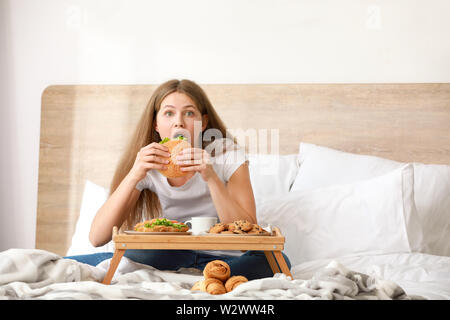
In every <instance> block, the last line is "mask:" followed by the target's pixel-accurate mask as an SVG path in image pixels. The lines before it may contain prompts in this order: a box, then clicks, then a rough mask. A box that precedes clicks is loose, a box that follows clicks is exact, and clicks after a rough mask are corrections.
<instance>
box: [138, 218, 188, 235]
mask: <svg viewBox="0 0 450 320" xmlns="http://www.w3.org/2000/svg"><path fill="white" fill-rule="evenodd" d="M188 230H189V227H188V226H187V225H185V224H184V223H182V222H178V221H177V220H168V219H166V218H162V219H152V220H147V221H144V222H140V223H138V224H136V225H135V226H134V231H139V232H186V231H188Z"/></svg>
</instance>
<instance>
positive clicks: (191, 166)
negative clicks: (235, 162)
mask: <svg viewBox="0 0 450 320" xmlns="http://www.w3.org/2000/svg"><path fill="white" fill-rule="evenodd" d="M176 160H177V162H176V164H178V165H179V166H180V167H181V171H184V172H186V171H198V172H200V174H201V176H202V178H203V180H204V181H206V182H208V181H209V179H211V178H212V177H214V176H215V175H216V172H215V171H214V168H213V166H212V164H211V160H210V156H209V153H208V152H206V150H203V149H200V148H186V149H183V150H182V151H181V152H180V153H179V154H178V155H177V159H176Z"/></svg>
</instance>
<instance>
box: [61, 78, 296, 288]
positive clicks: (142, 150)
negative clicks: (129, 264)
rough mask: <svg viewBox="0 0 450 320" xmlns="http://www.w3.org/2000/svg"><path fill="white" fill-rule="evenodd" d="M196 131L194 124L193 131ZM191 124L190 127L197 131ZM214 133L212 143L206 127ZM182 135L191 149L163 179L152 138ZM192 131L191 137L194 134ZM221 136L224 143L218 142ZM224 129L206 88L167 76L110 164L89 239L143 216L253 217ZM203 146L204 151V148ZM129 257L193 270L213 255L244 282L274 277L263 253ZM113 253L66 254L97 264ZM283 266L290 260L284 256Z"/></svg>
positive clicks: (162, 156)
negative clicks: (174, 174) (106, 190)
mask: <svg viewBox="0 0 450 320" xmlns="http://www.w3.org/2000/svg"><path fill="white" fill-rule="evenodd" d="M200 128H201V130H198V129H200ZM196 129H197V130H196ZM208 131H209V132H213V133H215V134H216V135H217V133H218V134H219V135H220V136H221V137H222V138H225V137H226V138H225V139H221V138H220V137H219V138H217V137H216V136H215V135H213V136H215V137H216V139H215V140H214V141H211V140H212V139H209V138H206V137H207V136H208V135H207V133H208ZM179 134H182V135H183V136H184V137H187V139H188V141H189V142H190V143H191V146H192V148H190V149H185V150H183V152H182V154H181V155H179V156H178V159H177V160H178V161H179V162H178V163H177V164H179V165H180V167H181V170H182V171H186V172H187V173H188V174H187V175H186V176H183V177H180V178H166V177H165V176H164V175H162V174H161V173H160V172H159V171H158V169H162V170H164V169H165V168H166V164H167V163H168V158H169V157H170V154H169V152H168V148H167V147H165V146H164V145H162V144H159V142H160V141H161V140H162V139H164V138H166V137H168V138H174V137H175V136H177V135H179ZM196 135H197V136H196ZM224 142H225V143H224ZM229 142H230V134H229V133H227V131H226V127H225V125H224V124H223V122H222V120H221V119H220V118H219V116H218V115H217V113H216V112H215V110H214V108H213V106H212V104H211V102H210V101H209V99H208V97H207V96H206V94H205V92H204V91H203V90H202V88H201V87H200V86H198V85H197V84H196V83H195V82H193V81H190V80H181V81H179V80H170V81H167V82H165V83H163V84H161V85H160V86H159V87H158V88H157V89H156V90H155V91H154V93H153V94H152V96H151V98H150V101H149V103H148V104H147V107H146V108H145V110H144V113H143V114H142V117H141V119H140V121H139V123H138V125H137V127H136V130H135V132H134V135H133V136H132V138H131V141H130V143H129V145H128V147H127V148H126V150H125V153H124V155H123V156H122V158H121V160H120V161H119V164H118V166H117V169H116V172H115V175H114V178H113V180H112V183H111V187H110V190H111V194H110V197H109V198H108V200H107V201H106V202H105V203H104V205H103V206H102V207H101V208H100V209H99V211H98V212H97V214H96V216H95V218H94V220H93V222H92V226H91V230H90V234H89V240H90V241H91V243H92V244H93V245H94V246H102V245H104V244H106V243H108V242H109V241H110V240H111V236H112V235H111V230H112V228H113V226H121V227H122V229H124V230H130V229H133V226H134V225H135V224H136V223H138V222H140V221H143V220H149V219H152V218H157V217H164V218H168V219H170V220H177V221H182V222H184V221H186V220H188V219H190V218H191V217H194V216H205V217H208V216H213V217H217V218H218V220H219V221H220V222H222V223H229V222H233V221H235V220H248V221H250V222H252V223H257V221H256V209H255V200H254V196H253V190H252V186H251V182H250V175H249V170H248V160H246V154H245V151H244V150H243V149H242V148H240V147H239V146H238V145H237V143H236V140H235V139H234V138H231V142H232V143H229ZM208 150H209V151H208ZM125 256H126V257H128V258H129V259H131V260H133V261H136V262H139V263H143V264H147V265H151V266H153V267H155V268H157V269H160V270H177V269H179V268H181V267H185V268H189V267H192V268H198V269H201V270H203V268H204V266H205V265H206V264H207V263H208V262H209V261H212V260H216V259H220V260H223V261H226V262H227V263H228V264H229V265H230V269H231V275H244V276H246V277H247V278H248V279H249V280H251V279H257V278H262V277H271V276H272V275H273V273H272V271H271V269H270V266H269V264H268V262H267V260H266V257H265V255H264V253H263V252H260V251H248V252H246V253H244V254H243V253H242V252H240V251H226V252H224V251H214V252H211V251H194V250H126V251H125ZM111 257H112V253H95V254H90V255H80V256H71V257H66V258H70V259H75V260H78V261H80V262H84V263H88V264H91V265H94V266H95V265H97V264H98V263H100V262H101V261H103V260H105V259H108V258H111ZM284 257H285V259H286V262H287V264H288V266H289V268H290V263H289V259H288V258H287V257H286V256H284Z"/></svg>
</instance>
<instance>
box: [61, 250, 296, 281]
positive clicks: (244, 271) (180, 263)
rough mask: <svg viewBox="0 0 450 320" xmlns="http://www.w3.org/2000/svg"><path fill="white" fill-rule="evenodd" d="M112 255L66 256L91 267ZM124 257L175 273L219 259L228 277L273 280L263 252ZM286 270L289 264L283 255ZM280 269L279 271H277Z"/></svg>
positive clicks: (160, 253)
mask: <svg viewBox="0 0 450 320" xmlns="http://www.w3.org/2000/svg"><path fill="white" fill-rule="evenodd" d="M112 256H113V253H112V252H100V253H93V254H87V255H78V256H68V257H64V258H66V259H73V260H76V261H79V262H82V263H86V264H89V265H92V266H96V265H98V264H99V263H100V262H102V261H103V260H106V259H110V258H112ZM124 256H125V257H127V258H129V259H131V260H133V261H135V262H138V263H142V264H146V265H149V266H152V267H154V268H156V269H158V270H178V269H179V268H196V269H200V270H203V269H204V268H205V266H206V264H207V263H208V262H210V261H212V260H222V261H225V262H226V263H228V265H229V266H230V270H231V276H233V275H242V276H245V277H246V278H247V279H248V280H253V279H260V278H267V277H272V276H273V272H272V269H271V268H270V265H269V263H268V262H267V259H266V256H265V254H264V252H263V251H247V252H246V253H244V254H243V255H241V256H217V255H211V254H208V253H205V252H199V251H194V250H136V249H128V250H126V251H125V254H124ZM283 257H284V259H285V260H286V264H287V265H288V268H289V269H291V263H290V261H289V259H288V257H287V256H286V255H285V254H284V253H283ZM280 269H281V268H280Z"/></svg>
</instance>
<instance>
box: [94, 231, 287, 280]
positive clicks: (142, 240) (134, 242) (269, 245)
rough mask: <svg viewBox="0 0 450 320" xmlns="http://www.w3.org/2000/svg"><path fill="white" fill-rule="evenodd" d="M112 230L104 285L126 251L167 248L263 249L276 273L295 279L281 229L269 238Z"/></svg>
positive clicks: (111, 276) (110, 277) (110, 278)
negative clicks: (111, 254)
mask: <svg viewBox="0 0 450 320" xmlns="http://www.w3.org/2000/svg"><path fill="white" fill-rule="evenodd" d="M117 230H118V229H117V227H114V228H113V237H112V238H113V241H114V246H115V248H114V255H113V257H112V259H111V263H110V266H109V269H108V272H107V273H106V275H105V278H104V279H103V282H102V283H103V284H110V283H111V280H112V278H113V275H114V272H115V271H116V269H117V266H118V265H119V262H120V259H122V256H123V254H124V253H125V251H126V250H127V249H166V250H167V249H168V250H241V251H247V250H260V251H264V254H265V256H266V258H267V261H268V263H269V265H270V268H271V269H272V271H273V273H274V274H275V273H277V272H283V273H284V274H286V275H288V276H290V277H291V278H292V274H291V272H290V271H289V268H288V266H287V264H286V261H285V260H284V257H283V254H282V253H281V251H282V250H283V249H284V242H285V238H284V236H283V235H282V234H281V232H280V229H278V228H277V227H274V228H273V230H272V234H271V235H270V236H264V237H252V236H248V235H235V236H234V235H233V236H231V237H230V236H228V237H227V236H224V235H217V234H213V235H211V234H203V235H184V236H182V237H181V236H180V235H152V234H145V235H144V234H124V233H121V234H119V233H118V232H117Z"/></svg>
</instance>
